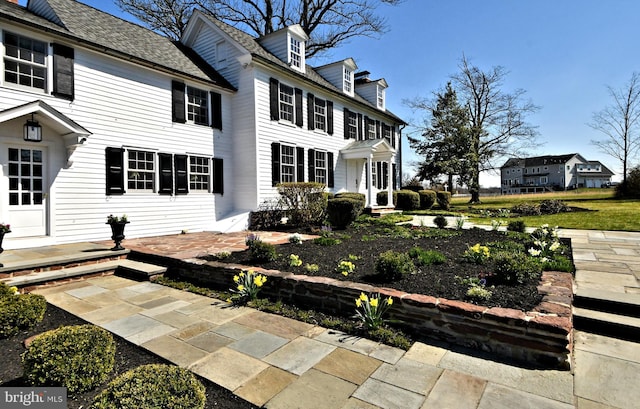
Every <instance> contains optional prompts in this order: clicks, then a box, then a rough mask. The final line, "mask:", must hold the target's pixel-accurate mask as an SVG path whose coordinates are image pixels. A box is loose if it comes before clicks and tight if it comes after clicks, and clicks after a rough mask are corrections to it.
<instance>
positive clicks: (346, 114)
mask: <svg viewBox="0 0 640 409" xmlns="http://www.w3.org/2000/svg"><path fill="white" fill-rule="evenodd" d="M342 112H343V115H344V139H349V110H348V109H347V108H345V109H343V110H342Z"/></svg>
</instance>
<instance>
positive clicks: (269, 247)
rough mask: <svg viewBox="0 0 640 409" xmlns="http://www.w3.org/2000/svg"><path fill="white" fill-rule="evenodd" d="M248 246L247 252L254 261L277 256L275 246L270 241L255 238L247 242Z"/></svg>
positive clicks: (263, 260) (265, 260) (268, 259)
mask: <svg viewBox="0 0 640 409" xmlns="http://www.w3.org/2000/svg"><path fill="white" fill-rule="evenodd" d="M247 245H248V246H249V253H250V254H251V258H252V259H253V260H254V261H259V262H267V261H273V260H275V259H276V258H277V257H278V253H276V247H275V246H274V245H273V244H271V243H265V242H264V241H262V240H260V239H257V240H251V241H250V242H247Z"/></svg>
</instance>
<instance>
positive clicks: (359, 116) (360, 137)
mask: <svg viewBox="0 0 640 409" xmlns="http://www.w3.org/2000/svg"><path fill="white" fill-rule="evenodd" d="M356 139H357V140H359V141H361V140H363V139H365V138H363V137H362V114H358V134H357V135H356Z"/></svg>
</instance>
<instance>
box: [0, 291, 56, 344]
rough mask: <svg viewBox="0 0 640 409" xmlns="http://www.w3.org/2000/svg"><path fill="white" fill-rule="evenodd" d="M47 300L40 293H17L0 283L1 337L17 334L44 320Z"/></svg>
mask: <svg viewBox="0 0 640 409" xmlns="http://www.w3.org/2000/svg"><path fill="white" fill-rule="evenodd" d="M46 309H47V300H45V298H44V297H43V296H41V295H38V294H17V293H16V292H15V289H12V288H11V287H9V286H7V285H6V284H5V283H0V338H7V337H10V336H12V335H15V334H17V333H18V332H19V331H20V330H21V329H26V328H31V327H33V326H34V325H36V324H37V323H38V322H40V321H42V318H43V317H44V313H45V311H46Z"/></svg>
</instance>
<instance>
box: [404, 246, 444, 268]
mask: <svg viewBox="0 0 640 409" xmlns="http://www.w3.org/2000/svg"><path fill="white" fill-rule="evenodd" d="M408 254H409V257H411V258H412V259H414V264H416V265H419V266H430V265H434V264H442V263H444V262H445V261H447V258H446V257H445V255H444V254H442V253H441V252H439V251H438V250H425V249H423V248H420V247H414V248H412V249H411V250H409V253H408Z"/></svg>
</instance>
